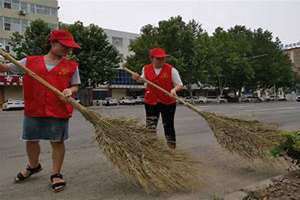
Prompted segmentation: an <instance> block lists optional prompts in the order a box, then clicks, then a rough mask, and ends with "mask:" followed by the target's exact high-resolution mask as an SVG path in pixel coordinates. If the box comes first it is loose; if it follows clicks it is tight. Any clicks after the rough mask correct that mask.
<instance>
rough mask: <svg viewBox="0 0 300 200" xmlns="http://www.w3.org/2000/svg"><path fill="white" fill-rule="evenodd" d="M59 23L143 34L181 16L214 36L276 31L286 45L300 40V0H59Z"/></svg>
mask: <svg viewBox="0 0 300 200" xmlns="http://www.w3.org/2000/svg"><path fill="white" fill-rule="evenodd" d="M58 2H59V6H60V9H59V20H60V21H62V22H65V23H73V22H74V21H78V20H79V21H82V22H83V23H84V24H85V25H88V24H90V23H94V24H97V25H99V26H100V27H102V28H107V29H114V30H119V31H126V32H132V33H139V32H140V29H141V27H143V26H144V25H146V24H152V25H157V24H158V22H159V21H161V20H167V19H169V18H170V17H172V16H177V15H180V16H182V18H183V20H184V21H186V22H188V21H189V20H191V19H195V20H196V21H197V22H199V23H200V24H202V28H203V29H204V30H206V31H207V32H208V33H209V34H212V33H213V32H214V30H215V28H217V27H222V28H224V29H228V28H230V27H233V26H235V25H245V26H246V27H248V28H251V29H257V28H263V29H264V30H269V31H271V32H273V36H274V37H279V39H280V40H281V41H282V43H283V44H289V43H295V42H299V41H300V25H299V19H300V0H273V1H271V0H260V1H256V0H239V1H237V0H235V1H229V0H222V1H221V0H219V1H212V0H185V1H184V0H177V1H171V0H151V1H149V0H139V1H136V0H135V1H133V0H129V1H128V0H110V1H108V0H58Z"/></svg>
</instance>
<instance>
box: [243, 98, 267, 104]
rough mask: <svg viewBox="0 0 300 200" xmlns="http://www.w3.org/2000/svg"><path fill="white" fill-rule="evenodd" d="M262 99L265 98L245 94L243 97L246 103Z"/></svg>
mask: <svg viewBox="0 0 300 200" xmlns="http://www.w3.org/2000/svg"><path fill="white" fill-rule="evenodd" d="M262 101H263V99H262V98H260V97H257V96H243V97H242V98H241V102H244V103H259V102H262Z"/></svg>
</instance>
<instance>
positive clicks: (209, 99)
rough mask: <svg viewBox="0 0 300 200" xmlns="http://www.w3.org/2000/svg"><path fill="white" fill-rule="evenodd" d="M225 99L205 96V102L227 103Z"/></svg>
mask: <svg viewBox="0 0 300 200" xmlns="http://www.w3.org/2000/svg"><path fill="white" fill-rule="evenodd" d="M227 102H228V101H227V99H225V98H224V97H215V96H209V97H207V103H227Z"/></svg>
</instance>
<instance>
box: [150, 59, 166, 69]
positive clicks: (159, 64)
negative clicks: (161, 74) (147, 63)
mask: <svg viewBox="0 0 300 200" xmlns="http://www.w3.org/2000/svg"><path fill="white" fill-rule="evenodd" d="M165 63H166V58H165V57H163V58H155V57H153V58H152V64H153V65H154V67H156V68H161V67H163V66H164V64H165Z"/></svg>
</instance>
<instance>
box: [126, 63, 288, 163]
mask: <svg viewBox="0 0 300 200" xmlns="http://www.w3.org/2000/svg"><path fill="white" fill-rule="evenodd" d="M123 69H124V70H125V71H127V72H128V73H130V74H132V75H133V74H136V72H134V71H132V70H130V69H128V68H126V67H125V66H123ZM140 78H141V80H143V81H144V82H146V83H147V84H149V85H151V86H153V87H155V88H157V89H159V90H161V91H162V92H164V93H165V94H167V95H169V96H170V97H173V98H175V99H176V100H178V101H179V102H181V103H182V104H183V105H185V106H186V107H188V108H189V109H191V110H193V111H194V112H196V113H197V114H199V115H200V116H202V117H203V118H204V119H205V120H206V121H207V123H208V125H209V127H210V128H211V129H212V131H213V133H214V135H215V137H216V139H217V141H218V143H219V144H220V145H221V146H222V147H223V148H225V149H227V150H228V151H229V152H232V153H236V154H238V155H240V156H241V157H243V158H246V159H250V160H254V159H263V160H268V159H269V158H271V157H270V156H269V151H270V150H271V149H272V148H273V147H274V146H276V145H278V144H279V142H280V141H281V140H282V136H281V131H279V130H277V129H276V128H273V127H272V126H269V125H266V124H263V123H260V122H259V121H248V120H242V119H235V118H230V117H226V116H222V115H217V114H215V113H210V112H204V111H201V110H199V109H198V108H196V107H195V106H193V105H192V104H190V103H188V102H186V101H184V100H183V99H182V98H180V97H178V96H173V95H172V94H171V93H170V92H168V91H167V90H165V89H163V88H161V87H160V86H158V85H156V84H155V83H153V82H151V81H149V80H147V79H145V78H143V77H140Z"/></svg>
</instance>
